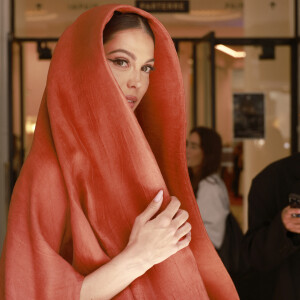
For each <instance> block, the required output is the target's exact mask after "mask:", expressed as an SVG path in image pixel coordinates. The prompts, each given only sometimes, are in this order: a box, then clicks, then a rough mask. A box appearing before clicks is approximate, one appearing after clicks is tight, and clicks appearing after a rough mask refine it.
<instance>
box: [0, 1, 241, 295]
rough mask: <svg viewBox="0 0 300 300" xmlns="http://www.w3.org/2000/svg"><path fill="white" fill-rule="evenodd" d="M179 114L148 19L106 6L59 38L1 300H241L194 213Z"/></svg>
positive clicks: (170, 58)
mask: <svg viewBox="0 0 300 300" xmlns="http://www.w3.org/2000/svg"><path fill="white" fill-rule="evenodd" d="M116 11H117V12H116ZM120 13H121V14H126V13H135V14H138V15H140V16H141V17H139V18H138V20H136V18H129V19H130V20H128V18H127V17H126V18H125V19H126V21H124V20H121V19H122V18H123V17H121V19H120V18H119V17H118V16H120ZM142 17H143V18H145V19H146V20H147V21H146V20H144V19H143V18H142ZM133 19H135V21H134V20H133ZM110 20H111V22H110ZM120 24H122V25H120ZM154 40H155V43H154ZM154 44H155V47H154ZM154 59H155V72H152V74H151V75H150V73H151V71H152V69H154ZM174 105H175V107H174ZM183 109H184V98H183V88H182V79H181V75H180V68H179V63H178V59H177V55H176V52H175V50H174V46H173V43H172V40H171V39H170V37H169V35H168V34H167V32H166V30H165V29H164V27H163V26H162V25H161V24H160V23H159V22H158V21H157V20H156V19H155V18H154V17H152V16H151V15H149V14H148V13H146V12H144V11H142V10H139V9H136V8H134V7H131V6H127V5H106V6H102V7H97V8H94V9H91V10H89V11H88V12H86V13H84V14H83V15H81V16H80V17H79V18H78V19H77V20H76V22H75V23H74V24H73V25H71V26H70V27H69V28H68V29H67V30H66V31H65V33H64V34H63V35H62V37H61V39H60V41H59V42H58V44H57V46H56V48H55V53H54V55H53V58H52V62H51V66H50V69H49V74H48V79H47V85H46V89H45V93H44V97H43V100H42V103H41V108H40V112H39V117H38V122H37V126H36V132H35V138H34V143H33V146H32V149H31V152H30V154H29V157H28V159H27V161H26V163H25V165H24V166H23V169H22V171H21V175H20V178H19V180H18V182H17V184H16V187H15V189H14V194H13V199H12V203H11V208H10V213H9V222H8V233H7V237H6V242H5V246H4V251H3V253H2V256H1V264H0V266H1V278H3V279H2V280H1V296H3V295H4V294H5V296H6V297H7V299H20V298H22V299H110V298H113V297H114V299H175V298H176V299H208V298H209V297H210V298H212V299H229V298H230V299H237V298H238V297H237V295H236V291H235V288H234V286H233V284H232V282H231V279H230V278H229V276H228V274H227V273H226V271H225V269H224V268H223V266H222V265H221V263H220V260H219V259H218V257H217V255H216V253H215V252H214V251H213V248H212V247H210V244H209V242H208V239H207V237H206V235H205V231H204V230H203V225H202V223H201V218H200V215H199V212H197V210H196V209H195V207H196V203H195V202H194V201H193V195H192V190H191V188H190V185H189V183H188V180H189V179H188V173H187V171H186V163H185V155H184V154H185V145H184V142H183V141H184V130H185V129H184V123H185V120H184V111H183ZM133 112H134V113H133ZM182 174H183V175H182ZM170 194H171V195H176V196H177V197H178V199H181V201H182V203H181V204H180V202H179V200H177V199H176V198H175V197H170ZM180 205H181V209H179V207H180ZM187 211H188V213H187ZM188 214H189V217H188ZM188 218H189V221H188V222H187V219H188ZM190 224H191V225H190ZM191 226H192V227H193V240H192V242H191V243H190V241H191V235H190V229H191ZM189 244H190V246H189V247H188V245H189ZM173 254H174V255H173ZM216 287H218V288H216Z"/></svg>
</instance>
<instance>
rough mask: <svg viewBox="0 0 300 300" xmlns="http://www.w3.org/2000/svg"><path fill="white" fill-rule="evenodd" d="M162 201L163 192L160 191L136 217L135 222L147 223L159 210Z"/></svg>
mask: <svg viewBox="0 0 300 300" xmlns="http://www.w3.org/2000/svg"><path fill="white" fill-rule="evenodd" d="M162 200H163V190H160V191H159V192H158V193H157V195H156V196H155V197H154V198H153V200H152V201H151V202H150V204H149V205H148V206H147V208H146V209H145V210H144V211H143V212H142V213H141V214H140V215H139V216H138V217H137V221H139V222H141V223H143V224H144V223H146V222H148V221H149V220H150V219H151V218H152V217H153V216H154V215H155V214H156V213H157V212H158V210H159V208H160V207H161V204H162Z"/></svg>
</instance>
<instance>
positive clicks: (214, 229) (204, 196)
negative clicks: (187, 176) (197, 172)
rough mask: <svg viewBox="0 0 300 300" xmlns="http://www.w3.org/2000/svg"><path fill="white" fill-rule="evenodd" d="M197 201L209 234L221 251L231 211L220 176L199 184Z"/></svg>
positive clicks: (209, 178) (215, 175)
mask: <svg viewBox="0 0 300 300" xmlns="http://www.w3.org/2000/svg"><path fill="white" fill-rule="evenodd" d="M196 200H197V204H198V207H199V210H200V213H201V217H202V220H203V223H204V226H205V228H206V231H207V234H208V236H209V238H210V240H211V241H212V243H213V245H214V246H215V247H216V248H217V249H219V248H220V247H221V245H222V243H223V239H224V235H225V229H226V218H227V216H228V214H229V212H230V209H229V198H228V192H227V189H226V186H225V184H224V182H223V180H222V179H221V178H220V176H219V175H218V174H213V175H211V176H208V177H206V178H204V179H203V180H201V181H200V182H199V187H198V192H197V197H196Z"/></svg>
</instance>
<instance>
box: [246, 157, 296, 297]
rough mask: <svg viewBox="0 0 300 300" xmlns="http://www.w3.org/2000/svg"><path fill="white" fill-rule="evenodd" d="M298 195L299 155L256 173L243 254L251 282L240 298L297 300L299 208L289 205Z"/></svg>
mask: <svg viewBox="0 0 300 300" xmlns="http://www.w3.org/2000/svg"><path fill="white" fill-rule="evenodd" d="M290 193H294V194H298V195H300V153H297V154H295V155H292V156H290V157H287V158H284V159H281V160H279V161H276V162H274V163H272V164H270V165H269V166H267V167H266V168H265V169H264V170H263V171H262V172H260V173H259V174H258V175H257V176H256V177H255V178H254V179H253V182H252V186H251V189H250V193H249V198H248V200H249V210H248V214H249V229H248V232H247V234H246V235H245V237H244V240H243V255H244V258H245V260H246V262H247V263H248V264H249V266H250V268H251V270H252V274H254V277H252V278H255V281H254V280H252V286H251V289H249V290H248V291H247V292H245V291H242V292H241V299H242V300H243V299H255V300H258V299H264V300H269V299H270V300H271V299H272V300H275V299H276V300H277V299H278V300H279V299H280V300H283V299H288V300H299V299H300V217H297V216H296V215H295V214H300V208H291V207H290V206H289V195H290Z"/></svg>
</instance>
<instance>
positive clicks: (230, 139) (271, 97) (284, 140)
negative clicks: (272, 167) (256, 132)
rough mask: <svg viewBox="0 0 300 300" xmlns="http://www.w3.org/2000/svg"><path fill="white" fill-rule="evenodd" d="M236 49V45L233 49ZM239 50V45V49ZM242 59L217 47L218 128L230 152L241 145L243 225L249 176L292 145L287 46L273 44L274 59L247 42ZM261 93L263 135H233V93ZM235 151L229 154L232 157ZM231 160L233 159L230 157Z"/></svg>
mask: <svg viewBox="0 0 300 300" xmlns="http://www.w3.org/2000/svg"><path fill="white" fill-rule="evenodd" d="M235 50H237V49H235ZM238 50H242V49H238ZM244 50H245V51H246V57H245V58H244V59H236V58H232V57H230V56H229V55H225V54H224V53H220V52H219V51H216V90H217V96H216V102H217V104H216V117H217V122H216V123H217V127H216V128H217V131H218V132H219V133H220V134H221V136H222V139H223V143H224V145H225V146H227V147H229V148H231V152H232V154H234V153H236V152H237V151H238V150H241V149H243V153H242V154H241V157H242V158H243V162H242V172H241V173H240V174H239V187H238V193H237V194H241V195H243V196H244V203H245V205H244V208H243V210H244V222H243V224H244V229H245V228H246V223H247V222H246V218H247V207H246V206H247V195H248V192H249V188H250V185H251V181H252V179H253V178H254V177H255V176H256V175H257V173H258V172H260V171H261V170H262V169H263V168H264V167H265V166H267V165H268V164H269V163H271V162H273V161H275V160H277V159H280V158H282V157H285V156H288V155H289V154H290V151H291V149H290V146H291V136H290V132H291V128H290V120H291V111H290V107H291V93H290V49H289V47H288V46H277V47H275V52H274V54H275V57H274V59H271V58H268V59H260V56H261V54H262V47H260V46H247V47H245V49H244ZM234 93H262V94H263V95H264V101H265V114H264V118H265V138H264V139H244V140H238V139H234V136H233V113H232V111H233V105H232V103H233V94H234ZM233 157H234V155H233V156H232V158H233ZM232 162H233V163H234V161H232ZM233 163H232V169H230V168H229V169H228V170H227V171H228V173H229V175H230V176H229V179H228V183H230V184H228V185H227V187H229V189H230V193H231V194H234V188H236V187H234V180H235V179H236V176H235V175H236V174H235V173H234V172H233V171H234V164H233Z"/></svg>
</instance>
